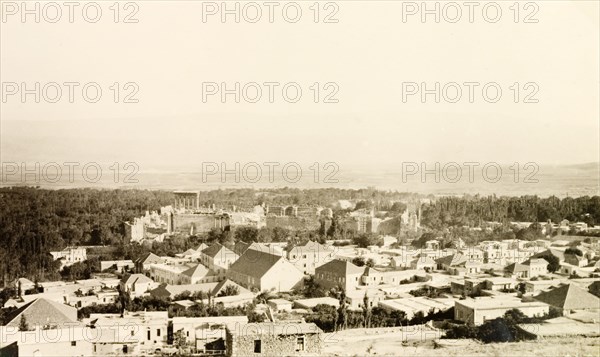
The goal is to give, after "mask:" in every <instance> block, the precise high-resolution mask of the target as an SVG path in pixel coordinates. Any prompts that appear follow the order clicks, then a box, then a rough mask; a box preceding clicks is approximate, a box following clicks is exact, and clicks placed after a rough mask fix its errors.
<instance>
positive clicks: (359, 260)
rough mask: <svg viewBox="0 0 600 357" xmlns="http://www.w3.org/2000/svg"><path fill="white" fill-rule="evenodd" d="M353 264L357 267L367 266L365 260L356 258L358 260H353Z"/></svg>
mask: <svg viewBox="0 0 600 357" xmlns="http://www.w3.org/2000/svg"><path fill="white" fill-rule="evenodd" d="M352 264H354V265H356V266H357V267H363V266H365V264H366V262H365V258H363V257H356V258H354V259H352Z"/></svg>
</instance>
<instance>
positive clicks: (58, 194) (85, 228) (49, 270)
mask: <svg viewBox="0 0 600 357" xmlns="http://www.w3.org/2000/svg"><path fill="white" fill-rule="evenodd" d="M172 201H173V200H172V194H171V193H167V192H161V191H139V190H94V189H70V190H43V189H36V188H30V187H12V188H1V189H0V279H2V282H3V283H4V284H6V283H8V282H9V281H11V280H12V279H15V278H17V277H20V276H26V277H28V278H30V279H31V280H40V281H41V280H44V279H47V278H56V272H57V269H58V264H59V263H58V262H54V261H53V259H52V256H51V255H50V254H48V252H50V251H53V250H59V249H62V248H65V247H66V246H69V245H83V244H115V243H117V242H120V241H122V239H123V237H124V236H125V226H124V222H125V221H127V220H131V219H132V218H133V217H135V216H139V215H141V214H143V212H144V211H146V210H156V209H159V208H160V207H161V206H162V205H165V204H169V203H170V202H172Z"/></svg>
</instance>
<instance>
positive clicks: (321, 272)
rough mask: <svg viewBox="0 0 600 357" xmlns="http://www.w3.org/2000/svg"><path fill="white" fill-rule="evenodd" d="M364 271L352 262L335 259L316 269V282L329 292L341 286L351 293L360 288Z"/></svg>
mask: <svg viewBox="0 0 600 357" xmlns="http://www.w3.org/2000/svg"><path fill="white" fill-rule="evenodd" d="M364 271H365V268H363V267H358V266H356V265H354V264H352V263H351V262H348V261H345V260H340V259H334V260H332V261H330V262H329V263H326V264H323V265H321V266H320V267H317V268H316V269H315V282H316V283H317V284H319V285H320V286H322V287H323V288H325V289H328V290H329V289H332V288H336V287H338V286H341V287H343V288H344V289H345V290H346V291H349V290H353V289H356V287H358V285H359V283H360V279H361V276H362V275H363V273H364Z"/></svg>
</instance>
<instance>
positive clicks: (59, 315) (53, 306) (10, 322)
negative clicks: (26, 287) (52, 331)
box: [5, 298, 77, 329]
mask: <svg viewBox="0 0 600 357" xmlns="http://www.w3.org/2000/svg"><path fill="white" fill-rule="evenodd" d="M22 316H23V317H24V318H25V321H26V322H27V325H28V326H29V328H30V329H34V328H36V327H40V328H47V327H63V326H64V325H67V326H68V325H69V324H70V325H71V326H72V324H73V323H75V322H77V309H76V308H74V307H72V306H69V305H65V304H61V303H57V302H55V301H51V300H48V299H44V298H39V299H35V300H33V301H31V302H29V303H28V304H25V305H23V306H21V307H20V308H19V309H17V310H15V311H13V312H12V313H11V314H10V315H9V316H7V317H6V319H5V321H7V322H6V326H11V327H19V324H20V323H21V317H22Z"/></svg>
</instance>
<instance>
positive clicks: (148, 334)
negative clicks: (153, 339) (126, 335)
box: [132, 330, 150, 341]
mask: <svg viewBox="0 0 600 357" xmlns="http://www.w3.org/2000/svg"><path fill="white" fill-rule="evenodd" d="M132 332H133V331H132ZM148 341H150V330H148Z"/></svg>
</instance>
